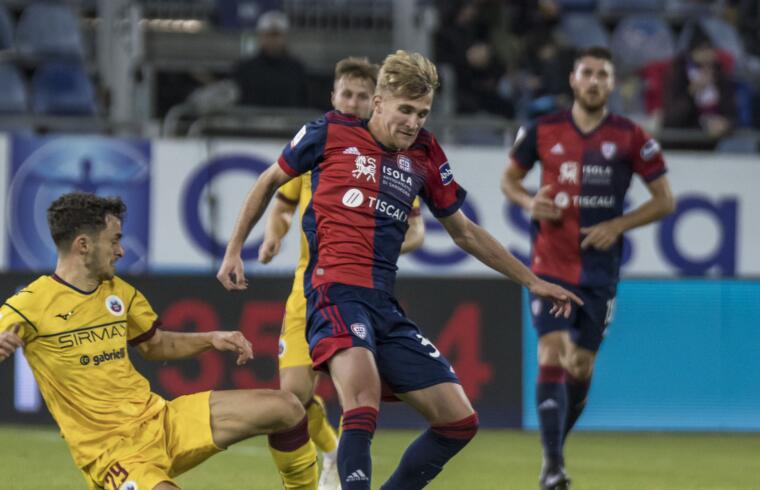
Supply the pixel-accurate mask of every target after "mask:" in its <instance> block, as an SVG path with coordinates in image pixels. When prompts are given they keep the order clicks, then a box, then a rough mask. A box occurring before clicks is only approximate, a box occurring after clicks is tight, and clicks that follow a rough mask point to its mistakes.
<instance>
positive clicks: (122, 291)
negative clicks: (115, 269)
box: [101, 276, 138, 300]
mask: <svg viewBox="0 0 760 490" xmlns="http://www.w3.org/2000/svg"><path fill="white" fill-rule="evenodd" d="M101 287H103V288H104V290H105V291H106V292H108V293H112V294H116V295H118V296H126V299H127V300H129V299H130V298H131V297H132V296H134V295H135V294H137V292H138V290H137V288H136V287H134V286H133V285H132V284H131V283H129V282H127V281H125V280H124V279H122V278H121V277H119V276H113V278H111V279H109V280H107V281H103V283H102V284H101Z"/></svg>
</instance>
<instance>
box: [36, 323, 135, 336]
mask: <svg viewBox="0 0 760 490" xmlns="http://www.w3.org/2000/svg"><path fill="white" fill-rule="evenodd" d="M119 323H127V321H126V320H117V321H115V322H108V323H101V324H100V325H93V326H91V327H81V328H77V329H74V330H66V331H64V332H57V333H50V334H47V335H40V338H41V339H44V338H47V337H58V336H59V335H65V334H68V333H76V332H83V331H85V330H92V329H93V328H100V327H107V326H109V325H117V324H119Z"/></svg>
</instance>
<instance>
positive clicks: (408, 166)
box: [396, 155, 412, 172]
mask: <svg viewBox="0 0 760 490" xmlns="http://www.w3.org/2000/svg"><path fill="white" fill-rule="evenodd" d="M396 165H397V166H398V168H400V169H401V170H403V171H404V172H410V171H411V170H412V159H411V158H409V157H408V156H406V155H399V156H398V158H396Z"/></svg>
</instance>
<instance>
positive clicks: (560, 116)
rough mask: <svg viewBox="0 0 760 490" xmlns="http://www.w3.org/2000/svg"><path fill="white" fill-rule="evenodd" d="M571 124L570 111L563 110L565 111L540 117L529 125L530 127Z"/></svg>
mask: <svg viewBox="0 0 760 490" xmlns="http://www.w3.org/2000/svg"><path fill="white" fill-rule="evenodd" d="M569 122H570V111H567V110H563V111H557V112H552V113H550V114H545V115H543V116H539V117H537V118H535V119H533V121H531V122H530V123H528V126H531V125H532V126H535V127H539V126H556V125H558V124H567V123H569Z"/></svg>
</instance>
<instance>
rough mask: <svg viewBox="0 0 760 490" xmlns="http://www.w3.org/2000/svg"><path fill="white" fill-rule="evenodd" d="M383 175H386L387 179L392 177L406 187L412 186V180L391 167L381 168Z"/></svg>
mask: <svg viewBox="0 0 760 490" xmlns="http://www.w3.org/2000/svg"><path fill="white" fill-rule="evenodd" d="M383 175H387V176H388V177H392V178H394V179H396V180H397V181H400V182H403V183H404V184H406V185H409V186H411V185H412V178H411V177H409V176H408V175H406V174H405V173H403V172H399V171H398V170H396V169H395V168H391V167H383Z"/></svg>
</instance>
